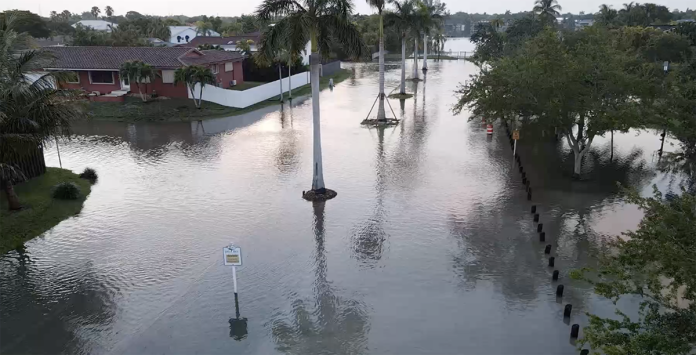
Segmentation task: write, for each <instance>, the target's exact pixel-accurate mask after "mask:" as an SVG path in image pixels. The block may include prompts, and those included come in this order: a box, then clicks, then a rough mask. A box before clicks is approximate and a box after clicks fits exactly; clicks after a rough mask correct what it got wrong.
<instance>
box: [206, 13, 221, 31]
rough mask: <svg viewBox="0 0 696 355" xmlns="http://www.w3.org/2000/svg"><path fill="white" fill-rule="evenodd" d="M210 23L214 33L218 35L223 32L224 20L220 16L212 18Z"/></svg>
mask: <svg viewBox="0 0 696 355" xmlns="http://www.w3.org/2000/svg"><path fill="white" fill-rule="evenodd" d="M208 22H210V24H211V26H213V31H215V32H217V33H221V32H222V19H221V18H220V16H215V17H211V18H210V19H209V21H208Z"/></svg>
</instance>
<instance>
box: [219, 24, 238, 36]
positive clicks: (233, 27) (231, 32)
mask: <svg viewBox="0 0 696 355" xmlns="http://www.w3.org/2000/svg"><path fill="white" fill-rule="evenodd" d="M221 31H222V32H220V34H222V36H224V37H230V36H239V35H241V34H242V33H244V32H243V31H242V24H241V23H239V22H232V23H228V24H224V25H223V26H222V28H221Z"/></svg>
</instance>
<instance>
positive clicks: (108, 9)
mask: <svg viewBox="0 0 696 355" xmlns="http://www.w3.org/2000/svg"><path fill="white" fill-rule="evenodd" d="M104 13H105V14H106V17H108V18H109V19H111V16H113V15H114V8H113V7H111V6H107V7H106V8H105V9H104Z"/></svg>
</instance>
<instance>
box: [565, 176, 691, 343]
mask: <svg viewBox="0 0 696 355" xmlns="http://www.w3.org/2000/svg"><path fill="white" fill-rule="evenodd" d="M627 201H628V202H630V203H634V204H637V205H638V206H639V207H640V208H641V209H642V210H643V211H644V213H645V216H644V217H643V220H642V221H641V222H640V224H639V226H638V229H637V230H635V231H629V232H626V233H624V235H623V237H618V238H616V239H614V240H613V241H612V242H611V243H610V246H609V247H610V251H609V252H607V253H606V254H604V255H602V257H601V266H600V267H599V269H598V270H589V269H584V270H579V271H576V272H574V276H575V277H576V278H579V279H583V280H586V281H588V282H590V283H592V284H593V285H594V288H595V292H596V293H597V294H599V295H601V296H604V297H607V298H609V299H611V300H612V301H614V302H615V303H616V302H617V301H618V300H619V299H620V298H622V297H624V296H636V297H640V298H641V300H642V301H641V307H640V315H639V317H638V318H634V319H631V318H629V317H628V316H626V315H625V314H623V313H621V312H620V311H618V310H617V315H618V316H619V319H618V320H613V319H607V318H601V317H598V316H595V315H590V324H589V325H588V326H587V327H585V329H584V335H585V336H584V338H583V339H581V340H580V346H582V345H584V344H589V345H590V346H591V347H592V348H593V349H594V350H595V351H599V352H602V353H605V354H610V355H628V354H632V355H653V354H665V355H686V354H691V353H692V351H693V349H694V346H695V345H696V302H695V301H696V259H695V258H694V255H696V196H694V195H692V194H688V193H685V192H684V191H683V192H682V194H681V195H680V196H673V197H671V198H670V199H668V200H664V199H663V198H662V195H661V194H660V192H659V191H658V190H657V188H656V187H655V189H654V197H652V198H645V197H641V196H639V195H638V194H637V193H636V192H634V191H628V192H627Z"/></svg>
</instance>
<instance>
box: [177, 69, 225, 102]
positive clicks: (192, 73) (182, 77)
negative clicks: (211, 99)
mask: <svg viewBox="0 0 696 355" xmlns="http://www.w3.org/2000/svg"><path fill="white" fill-rule="evenodd" d="M174 83H175V84H178V83H184V84H186V86H187V87H188V89H189V91H190V92H191V97H193V102H194V104H195V105H196V108H199V109H200V108H201V106H202V103H203V87H204V86H205V85H206V84H210V85H215V84H216V82H215V74H213V72H212V71H211V70H210V68H205V67H202V66H199V65H190V66H187V67H183V68H179V69H177V70H176V71H175V72H174ZM196 85H199V88H200V91H199V94H198V100H196V97H195V95H194V89H195V87H196Z"/></svg>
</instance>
